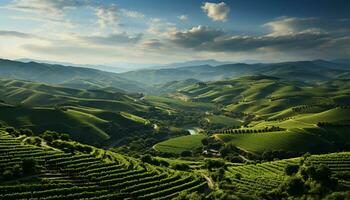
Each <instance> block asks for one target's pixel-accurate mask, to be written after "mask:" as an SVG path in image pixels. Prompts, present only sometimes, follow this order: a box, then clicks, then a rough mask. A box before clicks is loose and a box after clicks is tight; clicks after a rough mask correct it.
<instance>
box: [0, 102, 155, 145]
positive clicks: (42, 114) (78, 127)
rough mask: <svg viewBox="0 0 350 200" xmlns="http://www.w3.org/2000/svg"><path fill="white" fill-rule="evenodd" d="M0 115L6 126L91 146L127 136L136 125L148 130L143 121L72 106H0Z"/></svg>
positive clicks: (137, 127)
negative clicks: (58, 134)
mask: <svg viewBox="0 0 350 200" xmlns="http://www.w3.org/2000/svg"><path fill="white" fill-rule="evenodd" d="M0 116H1V118H0V121H1V122H2V123H3V124H7V125H9V126H13V127H17V128H30V129H32V130H33V131H34V132H37V133H42V132H44V131H45V130H52V131H56V132H61V133H68V134H70V137H71V138H72V139H74V140H77V141H81V142H84V143H87V144H94V145H101V144H106V143H107V142H108V141H110V140H117V139H120V138H122V137H125V136H129V135H128V132H132V131H134V130H137V129H139V128H142V129H145V130H147V129H149V128H148V127H147V126H146V125H145V124H144V123H143V122H140V121H139V120H133V119H130V117H124V116H123V115H122V114H118V113H113V112H106V111H101V110H100V111H94V110H89V109H84V110H82V109H81V108H74V107H67V108H65V109H54V108H39V107H34V108H27V107H22V106H19V107H18V106H0Z"/></svg>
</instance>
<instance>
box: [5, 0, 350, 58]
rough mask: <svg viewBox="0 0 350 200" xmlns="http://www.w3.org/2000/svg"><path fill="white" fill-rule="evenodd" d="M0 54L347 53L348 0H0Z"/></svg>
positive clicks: (310, 55) (323, 55)
mask: <svg viewBox="0 0 350 200" xmlns="http://www.w3.org/2000/svg"><path fill="white" fill-rule="evenodd" d="M0 55H1V57H2V58H8V59H19V58H31V59H40V60H52V61H61V62H71V63H80V64H108V65H113V64H116V63H131V64H164V63H171V62H182V61H188V60H202V59H217V60H223V61H245V60H257V61H265V62H266V61H286V60H308V59H336V58H349V57H350V1H348V0H328V1H326V0H283V1H281V0H264V1H261V0H249V1H247V0H226V1H224V0H221V1H205V0H204V1H203V0H198V1H197V0H176V1H175V0H142V1H141V0H104V1H102V0H2V1H0Z"/></svg>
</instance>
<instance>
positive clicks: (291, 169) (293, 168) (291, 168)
mask: <svg viewBox="0 0 350 200" xmlns="http://www.w3.org/2000/svg"><path fill="white" fill-rule="evenodd" d="M298 171H299V165H290V164H288V165H286V166H285V167H284V172H285V173H286V175H288V176H292V175H294V174H296V173H298Z"/></svg>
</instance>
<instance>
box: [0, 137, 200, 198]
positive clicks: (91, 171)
mask: <svg viewBox="0 0 350 200" xmlns="http://www.w3.org/2000/svg"><path fill="white" fill-rule="evenodd" d="M28 158H30V159H33V160H35V162H36V163H37V164H36V168H37V169H36V173H32V174H30V175H23V176H21V177H18V178H15V179H12V180H9V181H6V179H5V177H4V176H0V178H1V179H2V181H1V187H0V199H3V200H6V199H8V200H13V199H39V198H40V199H45V200H49V199H50V200H53V199H94V200H97V199H124V198H137V199H157V198H159V199H170V198H173V197H176V196H177V195H178V194H179V193H180V192H183V191H188V192H191V191H200V190H203V189H205V188H207V183H206V182H205V181H204V180H203V179H202V178H201V177H200V176H197V175H195V174H191V175H190V174H188V173H185V172H178V171H174V170H170V169H164V168H160V167H159V168H158V167H154V166H150V165H148V164H144V163H141V162H140V161H138V160H136V159H133V158H129V157H125V156H122V155H120V154H116V153H113V152H109V151H103V150H100V149H96V148H94V150H93V151H92V152H91V153H90V154H87V153H81V152H74V153H65V152H63V151H60V150H58V149H54V148H51V147H49V146H46V145H42V146H41V147H37V146H34V145H29V144H24V143H23V137H18V138H15V137H13V136H11V135H10V134H8V133H6V132H0V172H1V174H4V173H3V172H4V171H6V170H8V169H11V168H13V167H14V166H16V165H19V166H21V165H23V162H24V160H25V159H28Z"/></svg>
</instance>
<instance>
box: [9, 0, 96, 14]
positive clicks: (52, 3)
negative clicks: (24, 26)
mask: <svg viewBox="0 0 350 200" xmlns="http://www.w3.org/2000/svg"><path fill="white" fill-rule="evenodd" d="M89 3H90V1H89V0H69V1H67V0H13V1H11V3H10V4H9V5H8V6H7V8H11V9H16V10H21V11H26V12H40V13H46V14H50V15H55V16H62V15H63V11H64V10H65V9H74V8H77V7H82V6H87V5H89Z"/></svg>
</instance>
